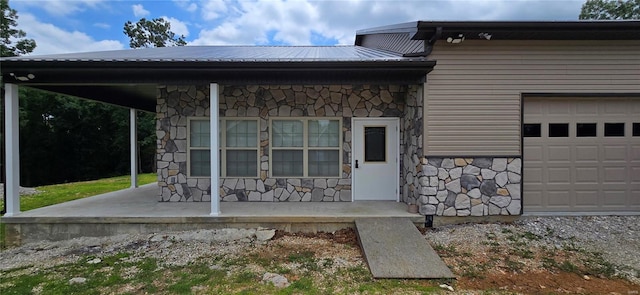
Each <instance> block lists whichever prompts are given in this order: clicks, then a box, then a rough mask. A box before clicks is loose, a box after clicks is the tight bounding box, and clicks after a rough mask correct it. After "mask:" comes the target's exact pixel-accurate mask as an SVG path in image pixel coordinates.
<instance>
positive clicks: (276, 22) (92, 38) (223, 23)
mask: <svg viewBox="0 0 640 295" xmlns="http://www.w3.org/2000/svg"><path fill="white" fill-rule="evenodd" d="M583 2H584V0H404V1H402V0H401V1H393V0H317V1H313V0H255V1H249V0H154V1H151V0H138V1H129V0H126V1H114V0H9V5H10V6H11V7H12V8H13V9H16V10H17V11H18V17H19V19H18V27H19V28H21V29H22V30H24V31H25V32H27V36H28V37H29V38H33V39H35V40H36V43H37V44H38V46H37V48H36V50H35V52H34V53H33V54H34V55H38V54H53V53H68V52H83V51H101V50H117V49H126V48H128V46H129V45H128V39H127V37H126V36H125V35H124V33H123V25H124V23H125V22H126V21H129V20H130V21H133V22H135V21H137V20H139V19H140V18H142V17H146V18H159V17H162V18H165V19H167V20H168V21H169V22H170V23H171V25H172V30H173V31H174V32H175V33H177V34H180V35H184V36H185V37H186V40H187V42H188V45H336V44H342V45H344V44H348V45H350V44H353V42H354V37H355V31H356V30H358V29H365V28H371V27H376V26H384V25H389V24H395V23H402V22H410V21H416V20H576V19H577V18H578V14H579V13H580V7H581V6H582V3H583Z"/></svg>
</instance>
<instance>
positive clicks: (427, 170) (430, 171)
mask: <svg viewBox="0 0 640 295" xmlns="http://www.w3.org/2000/svg"><path fill="white" fill-rule="evenodd" d="M422 173H423V174H424V175H425V176H436V175H438V168H436V167H433V166H431V165H424V166H423V167H422Z"/></svg>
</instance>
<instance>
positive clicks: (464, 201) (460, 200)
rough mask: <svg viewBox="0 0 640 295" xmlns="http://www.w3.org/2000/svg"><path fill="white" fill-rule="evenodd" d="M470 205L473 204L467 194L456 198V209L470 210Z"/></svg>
mask: <svg viewBox="0 0 640 295" xmlns="http://www.w3.org/2000/svg"><path fill="white" fill-rule="evenodd" d="M470 204H471V203H470V202H469V196H467V195H465V194H459V195H457V196H456V202H455V207H456V209H469V206H470Z"/></svg>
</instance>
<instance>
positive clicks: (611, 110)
mask: <svg viewBox="0 0 640 295" xmlns="http://www.w3.org/2000/svg"><path fill="white" fill-rule="evenodd" d="M581 103H582V102H581ZM601 105H602V106H604V108H603V112H602V113H603V114H605V115H622V116H624V115H625V114H627V108H628V107H629V106H628V105H627V104H626V103H615V102H614V103H601Z"/></svg>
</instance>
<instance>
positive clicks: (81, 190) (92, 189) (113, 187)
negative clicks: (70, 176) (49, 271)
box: [0, 173, 157, 249]
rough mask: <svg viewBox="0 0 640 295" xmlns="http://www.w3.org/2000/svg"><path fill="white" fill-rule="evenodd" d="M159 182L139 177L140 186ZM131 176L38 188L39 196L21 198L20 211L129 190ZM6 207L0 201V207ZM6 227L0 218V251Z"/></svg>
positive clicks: (152, 174)
mask: <svg viewBox="0 0 640 295" xmlns="http://www.w3.org/2000/svg"><path fill="white" fill-rule="evenodd" d="M156 181H157V176H156V174H155V173H146V174H139V175H138V184H139V185H143V184H148V183H152V182H156ZM130 185H131V176H129V175H127V176H118V177H111V178H104V179H99V180H91V181H82V182H72V183H64V184H54V185H45V186H39V187H36V190H38V191H39V193H37V194H33V195H28V196H21V197H20V211H28V210H33V209H37V208H41V207H46V206H51V205H55V204H59V203H64V202H68V201H73V200H77V199H82V198H86V197H90V196H95V195H99V194H104V193H108V192H113V191H117V190H121V189H125V188H128V187H129V186H130ZM2 206H4V204H3V200H2V199H0V207H2ZM4 237H5V225H4V223H2V219H1V218H0V249H2V248H4Z"/></svg>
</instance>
